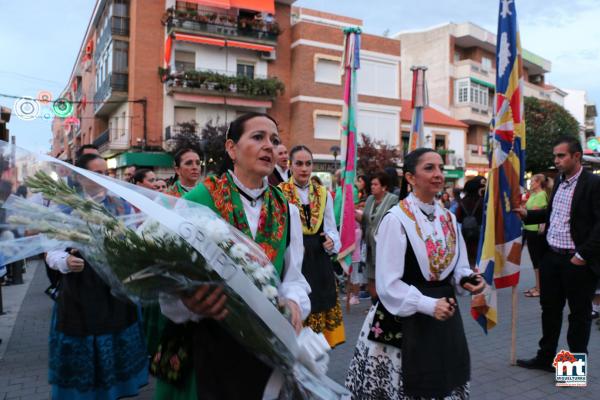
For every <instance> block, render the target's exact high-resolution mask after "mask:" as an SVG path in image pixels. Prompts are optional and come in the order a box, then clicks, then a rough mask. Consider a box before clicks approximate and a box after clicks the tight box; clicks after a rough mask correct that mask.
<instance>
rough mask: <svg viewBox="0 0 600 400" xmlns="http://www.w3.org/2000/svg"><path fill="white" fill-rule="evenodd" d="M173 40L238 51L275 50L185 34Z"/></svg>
mask: <svg viewBox="0 0 600 400" xmlns="http://www.w3.org/2000/svg"><path fill="white" fill-rule="evenodd" d="M175 40H178V41H182V42H192V43H200V44H208V45H211V46H220V47H225V46H229V47H237V48H240V49H248V50H255V51H266V52H271V51H273V50H274V49H275V48H274V47H273V46H265V45H262V44H254V43H246V42H238V41H237V40H223V39H214V38H211V37H206V36H198V35H189V34H187V33H176V34H175ZM166 45H167V44H165V47H166ZM165 58H166V54H165Z"/></svg>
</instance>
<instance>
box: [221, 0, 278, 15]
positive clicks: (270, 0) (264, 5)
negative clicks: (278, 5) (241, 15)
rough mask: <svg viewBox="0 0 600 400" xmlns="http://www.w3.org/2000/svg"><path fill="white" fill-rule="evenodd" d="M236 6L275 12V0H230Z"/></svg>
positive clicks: (232, 5)
mask: <svg viewBox="0 0 600 400" xmlns="http://www.w3.org/2000/svg"><path fill="white" fill-rule="evenodd" d="M229 4H230V5H231V7H234V8H243V9H244V10H252V11H260V12H266V13H271V14H275V0H230V1H229Z"/></svg>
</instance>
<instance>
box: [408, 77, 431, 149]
mask: <svg viewBox="0 0 600 400" xmlns="http://www.w3.org/2000/svg"><path fill="white" fill-rule="evenodd" d="M410 70H411V71H412V72H413V81H412V108H413V115H412V122H411V129H410V137H409V139H408V152H409V153H410V152H411V151H413V150H415V149H418V148H419V147H423V146H425V130H424V122H423V110H424V109H425V107H427V106H428V105H429V96H428V95H427V82H426V81H425V71H427V67H415V66H413V67H411V69H410Z"/></svg>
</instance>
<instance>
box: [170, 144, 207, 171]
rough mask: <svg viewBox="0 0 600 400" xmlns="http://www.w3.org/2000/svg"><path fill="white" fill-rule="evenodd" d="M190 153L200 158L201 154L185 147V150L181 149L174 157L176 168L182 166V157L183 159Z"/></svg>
mask: <svg viewBox="0 0 600 400" xmlns="http://www.w3.org/2000/svg"><path fill="white" fill-rule="evenodd" d="M190 151H191V152H192V153H196V154H198V157H200V154H199V153H198V151H196V150H194V149H192V148H191V147H184V148H183V149H179V150H177V152H176V153H175V155H174V156H173V159H174V160H175V166H176V167H179V166H180V165H181V157H183V155H184V154H186V153H189V152H190Z"/></svg>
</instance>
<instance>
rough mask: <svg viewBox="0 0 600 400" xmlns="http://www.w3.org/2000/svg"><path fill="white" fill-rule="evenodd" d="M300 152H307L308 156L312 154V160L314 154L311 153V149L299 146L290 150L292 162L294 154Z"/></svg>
mask: <svg viewBox="0 0 600 400" xmlns="http://www.w3.org/2000/svg"><path fill="white" fill-rule="evenodd" d="M299 151H306V152H307V153H308V154H310V158H313V153H312V151H310V149H309V148H308V147H306V146H305V145H303V144H299V145H297V146H294V147H292V149H291V150H290V153H289V154H290V160H293V159H294V154H296V153H297V152H299Z"/></svg>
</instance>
